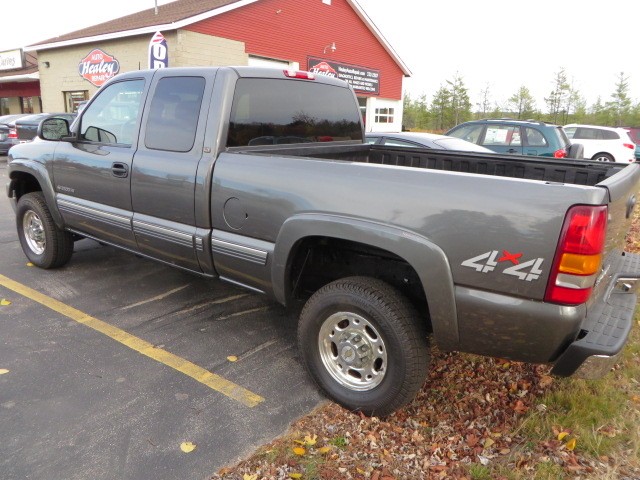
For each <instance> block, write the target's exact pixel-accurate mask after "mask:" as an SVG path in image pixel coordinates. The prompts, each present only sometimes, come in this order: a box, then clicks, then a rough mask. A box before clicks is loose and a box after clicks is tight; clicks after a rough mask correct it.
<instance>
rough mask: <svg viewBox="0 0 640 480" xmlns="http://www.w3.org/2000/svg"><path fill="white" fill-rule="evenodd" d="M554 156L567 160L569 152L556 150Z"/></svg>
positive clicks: (562, 149)
mask: <svg viewBox="0 0 640 480" xmlns="http://www.w3.org/2000/svg"><path fill="white" fill-rule="evenodd" d="M553 156H554V158H566V157H567V151H566V150H565V149H564V148H561V149H560V150H556V151H555V152H553Z"/></svg>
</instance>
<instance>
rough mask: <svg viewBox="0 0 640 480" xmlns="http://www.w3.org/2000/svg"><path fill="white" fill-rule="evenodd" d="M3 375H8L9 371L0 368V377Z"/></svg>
mask: <svg viewBox="0 0 640 480" xmlns="http://www.w3.org/2000/svg"><path fill="white" fill-rule="evenodd" d="M5 373H9V370H7V369H6V368H0V375H4V374H5Z"/></svg>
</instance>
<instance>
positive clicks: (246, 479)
mask: <svg viewBox="0 0 640 480" xmlns="http://www.w3.org/2000/svg"><path fill="white" fill-rule="evenodd" d="M242 480H258V474H257V473H253V474H251V473H245V474H244V475H243V476H242Z"/></svg>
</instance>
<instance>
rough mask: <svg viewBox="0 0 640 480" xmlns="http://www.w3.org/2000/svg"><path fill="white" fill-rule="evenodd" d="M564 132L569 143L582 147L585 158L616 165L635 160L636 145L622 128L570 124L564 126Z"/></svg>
mask: <svg viewBox="0 0 640 480" xmlns="http://www.w3.org/2000/svg"><path fill="white" fill-rule="evenodd" d="M564 131H565V132H566V134H567V136H568V137H569V138H570V139H571V143H579V144H581V145H582V146H583V147H584V157H585V158H590V159H592V160H597V161H599V162H618V163H630V162H635V160H636V159H635V150H636V144H635V143H633V140H631V137H630V136H629V132H628V131H627V130H625V129H624V128H619V127H602V126H598V125H579V124H577V123H572V124H569V125H565V126H564Z"/></svg>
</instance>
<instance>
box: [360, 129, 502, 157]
mask: <svg viewBox="0 0 640 480" xmlns="http://www.w3.org/2000/svg"><path fill="white" fill-rule="evenodd" d="M366 140H367V143H371V144H374V145H388V146H394V147H417V148H435V149H438V150H458V151H466V152H485V153H492V150H489V149H488V148H485V147H482V146H480V145H476V144H475V143H471V142H467V141H466V140H462V139H461V138H456V137H448V136H446V135H437V134H435V133H422V132H399V133H367V134H366Z"/></svg>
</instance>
